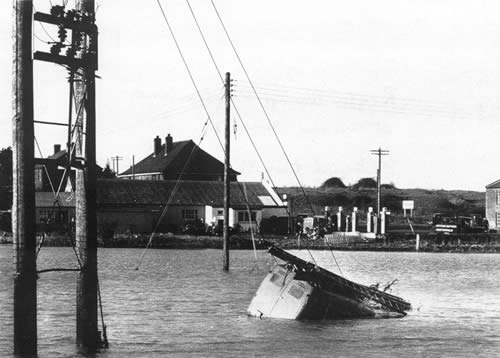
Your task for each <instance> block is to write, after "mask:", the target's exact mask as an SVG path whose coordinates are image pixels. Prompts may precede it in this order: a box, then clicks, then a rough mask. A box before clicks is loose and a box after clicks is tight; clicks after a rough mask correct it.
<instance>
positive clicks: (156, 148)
mask: <svg viewBox="0 0 500 358" xmlns="http://www.w3.org/2000/svg"><path fill="white" fill-rule="evenodd" d="M153 143H154V152H153V155H154V156H155V157H156V156H157V155H158V154H159V153H160V151H161V139H160V136H156V138H155V139H154V141H153Z"/></svg>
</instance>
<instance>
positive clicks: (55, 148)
mask: <svg viewBox="0 0 500 358" xmlns="http://www.w3.org/2000/svg"><path fill="white" fill-rule="evenodd" d="M60 151H61V145H60V144H54V154H57V153H59V152H60Z"/></svg>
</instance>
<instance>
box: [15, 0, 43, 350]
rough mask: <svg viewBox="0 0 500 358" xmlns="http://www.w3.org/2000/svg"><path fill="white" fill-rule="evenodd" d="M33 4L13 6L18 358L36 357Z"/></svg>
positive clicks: (23, 0)
mask: <svg viewBox="0 0 500 358" xmlns="http://www.w3.org/2000/svg"><path fill="white" fill-rule="evenodd" d="M32 12H33V2H32V1H31V0H15V1H14V28H13V40H14V48H13V52H14V59H13V83H12V87H13V88H12V94H13V99H12V107H13V118H12V119H13V120H12V127H13V140H12V142H13V163H12V164H13V173H12V174H13V175H12V177H13V205H12V234H13V246H14V250H15V270H16V272H15V275H14V354H16V355H17V354H18V355H36V354H37V324H36V275H37V274H36V254H35V250H36V235H35V183H34V177H35V166H34V155H35V148H34V123H33V60H32V43H31V38H32Z"/></svg>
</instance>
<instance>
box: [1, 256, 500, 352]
mask: <svg viewBox="0 0 500 358" xmlns="http://www.w3.org/2000/svg"><path fill="white" fill-rule="evenodd" d="M293 252H294V253H296V254H298V255H299V256H301V257H303V258H305V259H310V256H309V254H308V252H307V251H293ZM141 253H142V250H140V249H99V274H100V280H101V291H102V299H103V304H104V315H105V316H104V319H105V323H106V325H107V326H108V339H109V341H110V345H111V346H110V348H109V349H107V350H104V351H102V352H100V353H98V354H97V356H98V357H163V356H169V357H171V356H183V357H193V356H199V357H207V356H226V357H234V356H242V357H244V356H262V357H319V356H329V357H334V356H335V357H368V356H370V357H386V356H391V357H404V356H406V357H442V356H448V357H470V356H479V357H494V356H500V255H498V254H496V255H495V254H429V253H380V252H335V256H336V258H337V261H338V263H339V266H340V268H341V269H342V272H343V274H344V275H345V277H347V278H349V279H352V280H354V281H357V282H360V283H363V284H372V283H376V282H381V283H382V284H384V283H386V282H388V281H391V280H393V279H395V278H397V279H398V280H399V281H398V283H397V284H396V285H395V286H394V290H393V293H394V294H396V295H400V296H402V297H403V298H405V299H407V300H409V301H410V302H411V303H412V305H413V307H414V308H415V309H414V310H413V311H412V312H411V313H410V314H409V315H408V316H407V317H405V318H403V319H363V320H342V321H321V322H298V321H287V320H272V319H267V320H258V319H254V318H249V317H247V316H246V314H245V311H246V308H247V306H248V304H249V303H250V300H251V299H252V296H253V294H254V293H255V291H256V289H257V288H258V286H259V284H260V281H261V280H262V279H263V278H264V276H265V274H266V273H267V271H268V270H269V268H270V267H271V265H273V263H274V260H273V259H272V258H271V257H270V256H269V255H268V254H267V253H266V252H263V251H261V252H258V259H257V260H255V258H254V256H253V253H252V252H251V251H232V252H231V269H230V272H229V273H226V272H223V271H222V270H221V267H222V254H221V252H220V251H217V250H149V251H148V252H147V254H146V256H145V260H144V262H143V264H142V266H141V268H140V269H139V270H137V271H136V270H134V268H135V266H136V265H137V262H138V259H139V257H140V255H141ZM312 253H313V255H314V258H315V259H316V261H317V262H318V264H320V265H322V266H324V267H326V268H328V269H331V270H332V271H334V272H338V269H337V266H336V265H335V262H334V260H333V259H332V256H331V253H330V252H326V251H325V252H318V251H314V252H312ZM12 263H13V251H12V248H11V246H0V287H1V291H0V356H2V357H4V356H7V357H8V356H12V349H13V348H12V347H13V344H12V341H13V338H12V291H13V289H12V272H13V271H12V267H13V265H12ZM72 266H75V267H76V263H75V257H74V255H73V253H72V251H71V249H70V248H44V249H43V250H42V251H41V254H40V256H39V259H38V268H39V269H43V268H49V267H72ZM75 291H76V273H74V272H64V273H60V272H58V273H45V274H41V277H40V279H39V280H38V342H39V348H38V351H39V356H40V357H71V356H75V355H78V352H77V350H76V347H75V337H74V336H75V318H74V317H75Z"/></svg>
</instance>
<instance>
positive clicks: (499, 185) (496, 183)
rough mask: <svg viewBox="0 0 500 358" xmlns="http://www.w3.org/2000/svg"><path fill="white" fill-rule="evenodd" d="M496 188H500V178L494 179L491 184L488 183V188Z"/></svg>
mask: <svg viewBox="0 0 500 358" xmlns="http://www.w3.org/2000/svg"><path fill="white" fill-rule="evenodd" d="M494 188H500V179H498V180H497V181H494V182H493V183H491V184H488V185H486V189H494Z"/></svg>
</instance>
